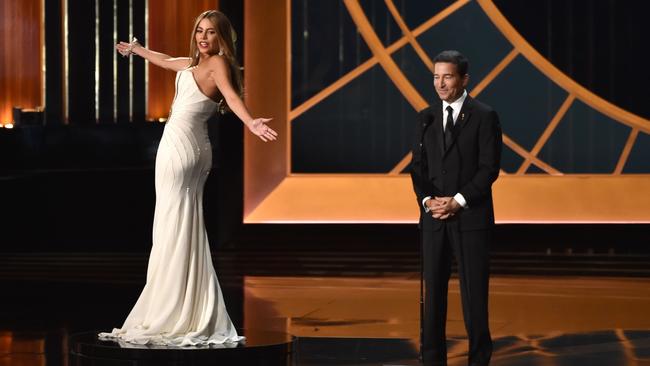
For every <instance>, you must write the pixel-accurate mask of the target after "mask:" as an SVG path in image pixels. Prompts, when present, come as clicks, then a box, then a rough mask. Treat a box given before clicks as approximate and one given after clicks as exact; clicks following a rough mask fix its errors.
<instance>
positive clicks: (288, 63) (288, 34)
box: [285, 0, 292, 176]
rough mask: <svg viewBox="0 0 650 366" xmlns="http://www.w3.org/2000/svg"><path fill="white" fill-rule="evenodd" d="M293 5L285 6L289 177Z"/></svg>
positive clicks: (288, 1) (288, 159)
mask: <svg viewBox="0 0 650 366" xmlns="http://www.w3.org/2000/svg"><path fill="white" fill-rule="evenodd" d="M291 4H292V0H286V2H285V6H286V17H287V19H286V20H285V21H286V22H287V26H286V35H285V37H286V43H285V44H286V47H287V51H286V53H285V55H286V58H287V61H286V63H285V65H286V71H285V72H286V73H287V76H286V80H287V81H286V83H287V100H286V111H287V113H286V115H285V118H286V126H287V132H286V133H287V143H286V149H285V150H286V157H285V159H286V173H285V174H286V175H287V176H289V175H291V170H292V168H291V119H290V118H289V115H290V114H291V61H292V60H291Z"/></svg>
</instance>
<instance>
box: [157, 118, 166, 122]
mask: <svg viewBox="0 0 650 366" xmlns="http://www.w3.org/2000/svg"><path fill="white" fill-rule="evenodd" d="M158 122H160V123H163V122H167V118H164V117H160V118H158Z"/></svg>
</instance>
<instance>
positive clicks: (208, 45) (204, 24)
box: [194, 18, 219, 55]
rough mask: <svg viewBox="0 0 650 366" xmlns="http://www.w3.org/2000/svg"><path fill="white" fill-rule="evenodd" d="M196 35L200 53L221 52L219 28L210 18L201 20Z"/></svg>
mask: <svg viewBox="0 0 650 366" xmlns="http://www.w3.org/2000/svg"><path fill="white" fill-rule="evenodd" d="M194 37H195V39H196V45H197V47H198V49H199V52H200V53H203V54H209V55H212V54H215V53H218V52H219V41H218V40H217V30H216V29H215V27H214V25H213V24H212V22H211V21H210V19H208V18H204V19H202V20H201V21H200V22H199V25H198V27H196V33H195V34H194Z"/></svg>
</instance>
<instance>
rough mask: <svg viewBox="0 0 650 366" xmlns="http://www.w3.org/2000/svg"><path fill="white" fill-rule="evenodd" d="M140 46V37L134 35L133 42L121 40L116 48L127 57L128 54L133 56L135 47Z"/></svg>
mask: <svg viewBox="0 0 650 366" xmlns="http://www.w3.org/2000/svg"><path fill="white" fill-rule="evenodd" d="M139 46H140V43H139V42H138V39H137V38H135V37H133V40H132V41H131V43H126V42H120V43H118V44H116V45H115V49H117V52H119V53H120V55H122V56H124V57H127V56H131V54H133V49H134V48H135V47H139Z"/></svg>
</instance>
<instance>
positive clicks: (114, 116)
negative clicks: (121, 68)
mask: <svg viewBox="0 0 650 366" xmlns="http://www.w3.org/2000/svg"><path fill="white" fill-rule="evenodd" d="M116 44H117V0H113V45H116ZM113 123H117V52H113Z"/></svg>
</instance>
